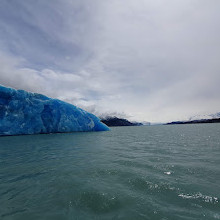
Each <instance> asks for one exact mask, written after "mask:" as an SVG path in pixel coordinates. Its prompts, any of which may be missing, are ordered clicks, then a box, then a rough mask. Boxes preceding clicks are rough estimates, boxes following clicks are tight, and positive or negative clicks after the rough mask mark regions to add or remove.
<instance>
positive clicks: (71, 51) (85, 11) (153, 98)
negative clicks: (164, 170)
mask: <svg viewBox="0 0 220 220" xmlns="http://www.w3.org/2000/svg"><path fill="white" fill-rule="evenodd" d="M219 9H220V1H218V0H211V1H210V0H180V1H175V0H167V1H163V0H147V1H146V0H127V1H126V4H125V2H124V1H122V0H111V1H101V0H94V1H89V0H81V1H79V0H75V1H72V0H54V1H44V0H38V1H36V0H35V1H34V0H28V1H27V0H20V1H16V0H2V1H1V4H0V31H1V35H0V65H1V69H0V83H1V84H3V85H5V86H11V87H14V88H19V89H26V90H29V91H33V92H39V93H44V94H46V95H48V96H51V97H55V98H59V99H62V100H65V101H69V102H71V103H73V104H76V105H78V106H81V107H84V108H86V109H87V110H90V111H92V112H94V113H96V114H116V115H117V114H119V115H121V114H123V115H127V117H128V118H129V119H132V120H145V121H154V122H159V121H162V122H165V121H170V120H179V119H186V118H188V117H190V116H192V115H195V114H205V113H213V112H217V111H219V109H220V102H219V93H220V87H219V86H218V82H219V80H220V73H219V70H220V62H219V58H220V42H219V41H220V40H219V39H220V24H219V23H220V14H219Z"/></svg>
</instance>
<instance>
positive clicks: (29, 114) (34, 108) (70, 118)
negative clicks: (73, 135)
mask: <svg viewBox="0 0 220 220" xmlns="http://www.w3.org/2000/svg"><path fill="white" fill-rule="evenodd" d="M106 130H109V128H108V127H107V126H106V125H105V124H103V123H102V122H100V119H99V118H98V117H96V116H95V115H93V114H91V113H89V112H86V111H85V110H83V109H80V108H78V107H76V106H74V105H71V104H69V103H66V102H63V101H60V100H58V99H52V98H48V97H46V96H44V95H41V94H37V93H30V92H26V91H24V90H16V89H12V88H7V87H4V86H1V85H0V135H21V134H40V133H63V132H74V131H106Z"/></svg>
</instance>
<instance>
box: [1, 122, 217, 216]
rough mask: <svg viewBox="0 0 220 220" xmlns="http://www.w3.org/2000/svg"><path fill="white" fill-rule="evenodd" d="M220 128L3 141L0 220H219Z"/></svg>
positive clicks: (121, 131)
mask: <svg viewBox="0 0 220 220" xmlns="http://www.w3.org/2000/svg"><path fill="white" fill-rule="evenodd" d="M219 134H220V124H200V125H173V126H149V127H147V126H146V127H118V128H112V130H111V131H109V132H94V133H89V132H88V133H72V134H70V133H69V134H50V135H31V136H16V137H1V138H0V219H1V220H35V219H37V220H38V219H40V220H66V219H82V220H86V219H126V220H129V219H131V220H136V219H150V220H152V219H163V220H166V219H177V220H179V219H180V220H181V219H187V220H193V219H206V220H207V219H220V135H219Z"/></svg>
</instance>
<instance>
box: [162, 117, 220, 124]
mask: <svg viewBox="0 0 220 220" xmlns="http://www.w3.org/2000/svg"><path fill="white" fill-rule="evenodd" d="M202 123H220V118H211V119H200V120H192V121H173V122H170V123H167V124H166V125H174V124H202Z"/></svg>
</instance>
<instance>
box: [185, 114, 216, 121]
mask: <svg viewBox="0 0 220 220" xmlns="http://www.w3.org/2000/svg"><path fill="white" fill-rule="evenodd" d="M213 118H220V112H217V113H214V114H204V115H194V116H192V117H190V118H189V119H188V120H189V121H194V120H203V119H213Z"/></svg>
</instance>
